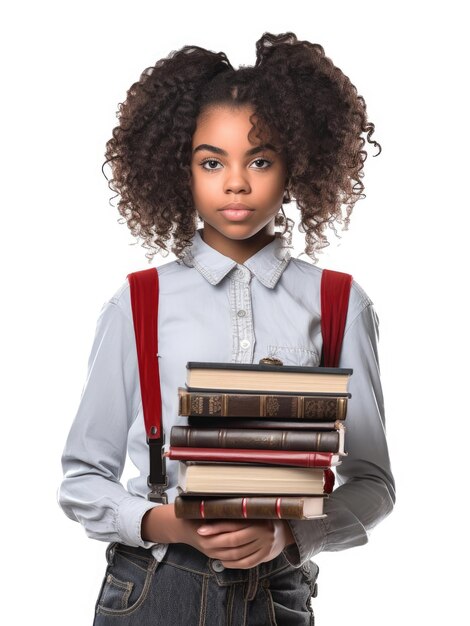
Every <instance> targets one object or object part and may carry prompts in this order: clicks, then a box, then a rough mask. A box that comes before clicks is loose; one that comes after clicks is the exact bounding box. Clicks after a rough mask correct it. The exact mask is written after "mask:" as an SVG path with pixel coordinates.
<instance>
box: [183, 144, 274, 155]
mask: <svg viewBox="0 0 470 626" xmlns="http://www.w3.org/2000/svg"><path fill="white" fill-rule="evenodd" d="M201 150H207V151H208V152H214V154H220V155H222V156H228V152H226V151H225V150H222V148H217V146H211V145H210V144H208V143H201V145H199V146H197V148H194V150H193V154H196V152H199V151H201ZM264 150H272V151H273V152H277V150H276V148H275V146H273V144H271V143H265V144H263V145H261V146H255V147H254V148H250V150H247V151H246V152H245V155H246V156H252V155H253V154H258V152H263V151H264Z"/></svg>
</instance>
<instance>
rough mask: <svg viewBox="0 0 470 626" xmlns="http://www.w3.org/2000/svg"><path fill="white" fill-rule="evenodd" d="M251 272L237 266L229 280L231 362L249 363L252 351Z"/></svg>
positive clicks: (251, 358)
mask: <svg viewBox="0 0 470 626" xmlns="http://www.w3.org/2000/svg"><path fill="white" fill-rule="evenodd" d="M250 283H251V272H250V270H249V269H248V268H247V267H245V268H243V267H240V266H238V269H236V270H235V271H234V272H233V278H232V280H231V284H230V288H231V298H230V300H231V306H232V310H231V315H232V329H233V349H232V361H234V362H235V363H251V362H252V360H253V351H254V332H253V316H252V308H251V286H250Z"/></svg>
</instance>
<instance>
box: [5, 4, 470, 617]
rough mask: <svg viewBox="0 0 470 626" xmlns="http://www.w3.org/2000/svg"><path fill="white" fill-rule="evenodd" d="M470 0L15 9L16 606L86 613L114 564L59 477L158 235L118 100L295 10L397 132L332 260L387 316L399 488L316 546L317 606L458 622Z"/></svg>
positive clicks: (8, 498) (11, 509) (242, 56)
mask: <svg viewBox="0 0 470 626" xmlns="http://www.w3.org/2000/svg"><path fill="white" fill-rule="evenodd" d="M167 4H168V5H169V7H170V8H165V7H166V5H167ZM463 4H464V3H458V2H452V1H448V2H446V3H434V2H407V3H405V2H402V1H398V2H397V1H395V2H388V3H383V2H360V1H359V2H330V3H328V2H305V3H300V2H296V1H293V0H289V2H286V3H282V4H281V3H275V2H274V3H273V2H270V3H264V2H263V3H255V2H242V1H240V0H238V1H237V2H232V3H223V2H204V3H203V2H187V3H184V2H181V1H180V2H174V3H160V2H144V1H136V0H134V1H133V2H122V1H117V0H114V1H113V2H110V1H104V0H102V1H100V2H96V1H95V2H93V3H92V2H84V1H83V0H82V1H81V2H47V1H42V2H21V1H17V2H15V3H14V5H12V6H13V8H9V9H7V10H6V11H5V10H3V15H2V16H1V22H2V26H1V29H2V32H1V37H0V45H1V48H2V50H1V63H2V72H1V76H2V85H1V88H2V97H1V99H0V102H1V108H2V110H1V117H0V122H1V146H2V150H1V177H2V183H1V191H0V198H1V223H2V229H1V232H2V246H1V254H2V264H1V267H2V276H3V285H2V286H3V289H2V291H3V296H4V302H3V305H2V307H1V310H2V315H3V320H2V324H1V331H2V337H1V352H2V356H3V359H2V360H3V361H4V364H5V366H6V367H5V368H4V370H3V377H2V382H3V384H4V387H3V393H2V396H3V402H2V407H3V411H2V422H1V425H2V431H1V432H2V434H3V436H2V442H3V445H2V454H1V457H2V458H1V462H2V469H1V471H2V474H1V475H2V486H1V490H2V493H1V495H2V503H3V514H2V518H1V521H2V533H1V536H2V539H3V542H2V545H1V553H0V558H1V560H2V563H3V567H2V575H3V576H5V577H6V581H5V582H4V583H2V593H3V594H4V596H5V598H6V600H7V604H8V605H9V606H11V607H15V609H14V614H15V615H16V617H15V618H11V619H10V621H9V622H8V623H18V624H19V623H21V624H26V623H38V624H48V625H52V624H65V623H66V624H68V625H69V626H83V625H85V624H91V623H92V618H93V609H94V603H95V600H96V596H97V593H98V590H99V587H100V584H101V580H102V576H103V574H104V568H105V560H104V551H105V547H106V546H105V544H103V543H100V542H97V541H94V540H91V539H88V538H87V537H86V535H85V533H84V531H83V529H82V528H81V527H80V526H79V525H78V524H77V523H73V522H72V521H70V520H69V519H68V518H66V517H65V515H64V514H63V513H62V511H61V510H60V508H59V507H58V505H57V503H56V490H57V487H58V485H59V483H60V480H61V467H60V455H61V452H62V448H63V445H64V443H65V438H66V435H67V432H68V429H69V427H70V424H71V421H72V419H73V417H74V413H75V410H76V407H77V405H78V401H79V398H80V394H81V390H82V386H83V384H84V381H85V376H86V367H87V359H88V354H89V350H90V348H91V343H92V340H93V335H94V330H95V324H96V319H97V317H98V314H99V311H100V309H101V306H102V305H103V303H104V302H105V301H106V300H107V299H108V298H109V297H111V296H112V295H113V293H114V292H115V291H116V289H117V288H118V287H119V286H120V285H121V284H122V282H123V281H124V280H125V277H126V275H127V274H128V273H129V272H131V271H136V270H139V269H145V268H147V267H149V265H148V262H147V260H146V258H145V256H144V254H145V250H144V249H143V248H142V247H141V246H140V244H136V245H130V244H132V243H133V242H134V241H135V240H133V239H132V238H131V235H130V232H129V231H128V229H127V227H126V226H125V225H123V224H118V222H117V220H118V217H119V215H118V212H117V210H116V209H115V208H113V207H112V206H110V204H109V202H108V201H109V198H110V196H111V195H112V194H111V192H110V191H109V189H108V188H107V184H106V180H105V178H104V177H103V175H102V173H101V165H102V163H103V160H104V146H105V142H106V141H107V139H109V137H110V136H111V130H112V128H113V127H114V126H115V125H116V123H117V120H116V117H115V112H116V110H117V105H118V103H119V102H122V101H123V100H124V98H125V95H126V91H127V89H128V88H129V87H130V85H131V84H132V83H133V82H134V81H136V80H137V79H138V77H139V75H140V72H141V71H142V70H143V69H144V68H146V67H148V66H150V65H153V64H154V63H155V62H156V61H157V60H158V59H159V58H161V57H163V56H166V55H167V54H168V53H169V52H170V51H172V50H175V49H178V48H180V47H182V46H183V45H186V44H196V45H200V46H202V47H206V48H210V49H212V50H215V51H219V50H223V51H225V52H226V53H227V54H228V57H229V59H230V60H231V62H232V64H233V65H235V66H238V65H239V64H253V63H254V61H255V41H256V40H257V39H258V38H259V37H260V36H261V35H262V33H263V32H265V31H270V32H274V33H280V32H286V31H289V30H292V31H294V32H295V33H296V34H297V36H298V37H299V38H300V39H308V40H310V41H312V42H317V43H320V44H322V45H323V47H324V48H325V51H326V53H327V55H328V56H330V57H331V58H332V59H333V61H334V63H335V64H336V65H338V66H339V67H341V68H342V70H343V71H344V72H345V73H346V74H347V75H348V76H349V77H350V78H351V80H352V82H353V83H354V84H355V85H356V86H357V88H358V91H359V93H360V94H362V95H363V96H364V97H365V99H366V102H367V105H368V112H369V117H370V120H371V121H373V122H374V123H375V125H376V135H375V136H376V138H377V140H378V141H380V142H381V144H382V146H383V152H382V154H381V155H380V156H379V157H378V158H377V159H374V158H369V159H368V161H367V163H366V176H365V179H364V182H365V185H366V194H367V197H366V198H365V199H364V200H362V201H360V202H359V203H358V204H357V205H356V208H355V211H354V213H353V217H352V223H351V228H350V231H348V232H346V233H342V239H341V240H339V243H340V244H341V245H338V242H337V241H336V240H334V238H333V243H332V245H331V246H330V248H329V249H328V251H327V253H325V254H323V256H322V257H321V259H320V262H319V264H320V266H322V267H330V268H332V269H340V270H344V271H347V272H350V273H352V274H353V275H354V277H355V279H356V280H357V281H358V282H359V284H360V285H361V286H362V287H363V288H364V289H365V290H366V292H367V293H368V294H369V295H370V296H371V298H372V299H373V301H374V303H375V306H376V310H377V312H378V315H379V318H380V331H381V337H380V356H381V368H382V375H383V385H384V391H385V397H386V403H387V413H386V416H387V428H388V437H389V445H390V453H391V457H392V462H393V469H394V473H395V477H396V482H397V505H396V508H395V510H394V512H393V514H392V515H391V516H390V517H389V518H387V519H386V520H385V521H384V522H383V523H382V524H381V525H380V526H379V527H377V528H376V529H375V530H374V531H373V532H372V534H371V537H370V542H369V544H368V545H366V546H363V547H360V548H354V549H352V550H349V551H344V552H338V553H324V554H321V555H319V556H318V557H317V559H316V560H317V562H318V564H319V565H320V569H321V574H320V580H319V596H318V598H317V600H316V601H315V612H316V619H317V624H319V625H328V626H330V625H336V624H341V623H347V624H350V625H359V624H360V625H361V626H377V625H381V626H389V625H390V626H391V625H392V624H393V625H396V624H412V623H421V624H424V623H426V624H428V625H431V624H432V625H434V624H441V623H447V624H454V623H462V619H463V607H464V602H465V593H466V591H467V585H466V583H465V577H464V567H463V566H464V564H465V560H466V559H467V558H468V550H467V543H468V517H466V516H465V508H466V504H467V502H466V501H467V499H468V498H467V493H468V488H467V484H466V482H465V478H466V472H465V470H466V467H467V463H466V452H467V446H468V435H469V433H468V419H469V416H468V403H467V400H466V397H467V395H466V390H467V388H466V384H468V375H467V368H466V361H467V358H464V357H463V354H464V353H465V350H467V353H468V339H467V336H468V333H467V317H468V316H467V304H466V300H464V297H463V296H464V295H466V291H467V285H468V278H467V276H466V271H465V270H467V269H468V264H467V254H465V253H466V252H467V249H468V244H467V234H468V226H469V224H468V211H469V201H468V197H469V194H468V188H467V185H468V172H467V170H468V159H467V155H468V139H469V137H468V121H467V120H468V92H467V90H466V87H467V84H468V46H467V41H468V36H467V32H466V29H465V28H464V23H465V20H464V17H463V10H462V8H461V7H462V6H463ZM295 213H296V210H294V207H293V206H291V207H290V213H289V214H290V215H291V217H296V215H295ZM301 237H302V235H300V234H299V233H298V232H297V233H296V240H295V241H296V253H297V254H298V253H300V252H301V251H302V241H301ZM173 258H174V257H172V256H170V257H168V258H167V259H162V258H161V257H156V259H155V260H154V264H157V265H160V264H161V263H163V262H168V261H170V260H173ZM303 258H304V257H303ZM466 381H467V383H466ZM6 561H7V563H6ZM5 585H7V587H6V586H5ZM7 588H8V591H7ZM5 623H6V622H5ZM211 626H212V625H211Z"/></svg>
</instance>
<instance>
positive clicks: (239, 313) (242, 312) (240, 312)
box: [237, 309, 246, 317]
mask: <svg viewBox="0 0 470 626" xmlns="http://www.w3.org/2000/svg"><path fill="white" fill-rule="evenodd" d="M237 315H238V317H245V315H246V311H244V310H243V309H240V311H238V313H237Z"/></svg>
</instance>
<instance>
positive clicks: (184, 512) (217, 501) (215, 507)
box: [174, 495, 327, 519]
mask: <svg viewBox="0 0 470 626" xmlns="http://www.w3.org/2000/svg"><path fill="white" fill-rule="evenodd" d="M326 497H327V496H313V497H292V496H280V497H275V496H269V497H265V496H251V497H248V498H217V497H216V498H213V497H208V498H206V497H204V498H200V497H193V496H181V495H179V496H176V498H175V503H174V504H175V516H176V517H178V518H183V519H312V518H314V517H325V514H324V513H323V502H324V499H325V498H326Z"/></svg>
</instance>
